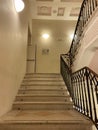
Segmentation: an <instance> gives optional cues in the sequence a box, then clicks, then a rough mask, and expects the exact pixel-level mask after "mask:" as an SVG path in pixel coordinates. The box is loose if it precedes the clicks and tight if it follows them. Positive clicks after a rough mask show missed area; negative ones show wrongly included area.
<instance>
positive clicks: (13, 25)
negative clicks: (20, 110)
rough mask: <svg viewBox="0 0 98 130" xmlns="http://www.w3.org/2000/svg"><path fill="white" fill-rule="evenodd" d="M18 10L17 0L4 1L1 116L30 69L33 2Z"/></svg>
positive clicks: (0, 1) (0, 3) (0, 6)
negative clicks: (28, 64)
mask: <svg viewBox="0 0 98 130" xmlns="http://www.w3.org/2000/svg"><path fill="white" fill-rule="evenodd" d="M25 4H26V6H25V9H24V11H23V12H21V13H17V12H16V10H15V8H14V2H13V0H0V116H1V115H3V114H4V113H6V112H7V111H9V110H10V109H11V106H12V103H13V100H14V98H15V95H16V93H17V91H18V88H19V87H20V83H21V81H22V78H23V76H24V73H25V68H26V51H27V30H28V22H29V10H28V6H29V3H28V2H27V1H26V0H25Z"/></svg>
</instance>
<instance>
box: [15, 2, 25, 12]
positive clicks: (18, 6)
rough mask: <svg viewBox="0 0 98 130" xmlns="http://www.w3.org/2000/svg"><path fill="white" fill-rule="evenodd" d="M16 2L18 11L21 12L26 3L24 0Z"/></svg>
mask: <svg viewBox="0 0 98 130" xmlns="http://www.w3.org/2000/svg"><path fill="white" fill-rule="evenodd" d="M14 3H15V9H16V11H17V12H21V11H22V10H23V9H24V7H25V4H24V2H23V1H22V0H14Z"/></svg>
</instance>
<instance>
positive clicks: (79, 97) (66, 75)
mask: <svg viewBox="0 0 98 130" xmlns="http://www.w3.org/2000/svg"><path fill="white" fill-rule="evenodd" d="M60 63H61V74H62V77H63V79H64V81H65V84H66V86H67V88H68V91H69V93H70V96H71V97H72V99H73V102H74V108H75V109H76V110H78V111H79V112H80V113H82V114H83V115H85V116H87V117H88V118H90V119H91V120H92V121H93V123H94V124H95V126H96V128H97V129H98V112H97V107H98V75H97V74H96V73H95V72H93V71H92V70H91V69H89V68H88V67H84V68H82V69H80V70H78V71H77V72H74V73H71V70H70V69H69V67H68V65H67V64H66V62H65V60H64V56H62V55H61V62H60Z"/></svg>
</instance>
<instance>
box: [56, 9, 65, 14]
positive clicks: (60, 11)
mask: <svg viewBox="0 0 98 130" xmlns="http://www.w3.org/2000/svg"><path fill="white" fill-rule="evenodd" d="M64 12H65V8H64V7H60V8H58V14H57V16H64Z"/></svg>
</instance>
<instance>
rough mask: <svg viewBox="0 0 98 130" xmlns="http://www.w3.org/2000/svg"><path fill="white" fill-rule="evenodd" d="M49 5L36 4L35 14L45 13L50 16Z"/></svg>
mask: <svg viewBox="0 0 98 130" xmlns="http://www.w3.org/2000/svg"><path fill="white" fill-rule="evenodd" d="M51 9H52V8H51V7H48V6H38V7H37V14H38V15H47V16H51Z"/></svg>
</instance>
